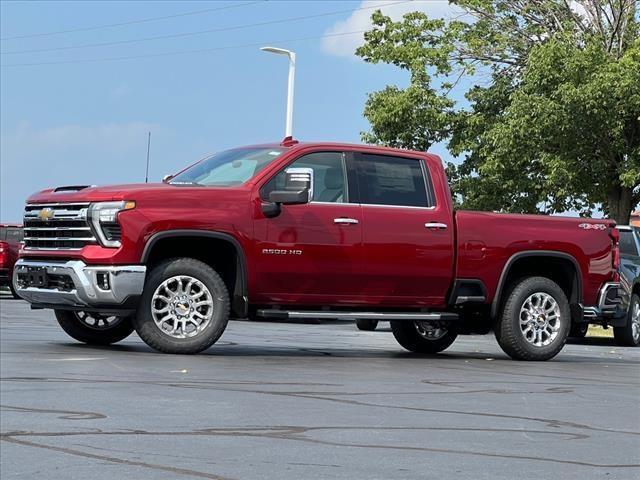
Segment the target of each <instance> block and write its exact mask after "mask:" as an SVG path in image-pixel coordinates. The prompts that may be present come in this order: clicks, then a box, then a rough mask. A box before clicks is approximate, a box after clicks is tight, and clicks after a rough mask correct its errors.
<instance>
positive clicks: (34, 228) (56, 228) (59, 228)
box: [23, 227, 91, 232]
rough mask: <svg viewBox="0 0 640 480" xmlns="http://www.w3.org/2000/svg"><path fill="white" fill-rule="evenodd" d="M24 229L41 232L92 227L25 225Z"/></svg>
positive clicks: (88, 229)
mask: <svg viewBox="0 0 640 480" xmlns="http://www.w3.org/2000/svg"><path fill="white" fill-rule="evenodd" d="M23 230H25V231H27V230H34V231H37V232H41V231H43V230H44V231H54V232H55V231H67V230H74V231H78V230H81V231H85V230H87V231H91V229H90V228H89V227H24V228H23Z"/></svg>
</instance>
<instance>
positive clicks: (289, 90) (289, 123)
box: [260, 47, 296, 137]
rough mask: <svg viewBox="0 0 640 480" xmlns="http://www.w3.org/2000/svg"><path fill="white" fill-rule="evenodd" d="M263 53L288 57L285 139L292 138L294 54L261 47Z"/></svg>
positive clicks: (276, 48)
mask: <svg viewBox="0 0 640 480" xmlns="http://www.w3.org/2000/svg"><path fill="white" fill-rule="evenodd" d="M260 50H262V51H263V52H269V53H276V54H278V55H286V56H287V57H289V81H288V84H287V123H286V126H285V137H293V85H294V82H295V76H296V52H292V51H291V50H285V49H284V48H278V47H262V48H261V49H260Z"/></svg>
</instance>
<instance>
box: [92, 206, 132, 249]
mask: <svg viewBox="0 0 640 480" xmlns="http://www.w3.org/2000/svg"><path fill="white" fill-rule="evenodd" d="M135 206H136V202H127V201H124V200H123V201H120V202H99V203H92V204H91V206H90V207H89V219H90V221H91V226H92V228H93V231H94V232H95V234H96V235H97V237H98V240H99V241H100V243H101V244H102V245H103V246H105V247H119V246H120V224H119V223H118V213H120V212H122V211H124V210H131V209H132V208H135Z"/></svg>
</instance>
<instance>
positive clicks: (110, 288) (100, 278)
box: [13, 259, 147, 310]
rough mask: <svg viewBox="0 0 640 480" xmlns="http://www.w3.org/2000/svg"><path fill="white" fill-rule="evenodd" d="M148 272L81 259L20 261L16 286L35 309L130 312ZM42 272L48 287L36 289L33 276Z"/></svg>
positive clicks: (141, 269)
mask: <svg viewBox="0 0 640 480" xmlns="http://www.w3.org/2000/svg"><path fill="white" fill-rule="evenodd" d="M146 269H147V268H146V267H145V266H144V265H117V266H88V265H87V264H85V263H84V262H82V261H81V260H68V261H60V262H58V261H53V260H48V261H37V260H27V259H20V260H18V262H17V263H16V265H15V267H14V270H13V285H14V287H15V289H16V291H17V293H18V295H20V296H21V297H22V298H23V299H25V300H26V301H28V302H30V303H31V304H33V305H35V306H42V307H45V308H60V309H65V308H67V309H82V308H86V309H98V310H101V309H114V310H118V309H127V310H131V309H133V308H134V306H133V304H134V303H135V301H136V300H137V298H138V297H139V296H140V295H141V294H142V289H143V287H144V280H145V275H146ZM43 271H44V272H46V278H47V279H49V280H48V281H47V284H46V285H41V286H33V283H34V282H33V281H32V280H33V279H32V278H31V279H30V276H31V277H33V276H34V275H36V276H37V275H39V272H43ZM41 278H44V277H41Z"/></svg>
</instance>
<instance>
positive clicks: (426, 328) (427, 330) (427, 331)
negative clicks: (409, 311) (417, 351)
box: [413, 322, 448, 340]
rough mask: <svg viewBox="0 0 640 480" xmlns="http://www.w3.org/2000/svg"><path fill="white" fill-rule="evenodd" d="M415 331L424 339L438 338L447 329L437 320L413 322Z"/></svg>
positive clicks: (442, 335)
mask: <svg viewBox="0 0 640 480" xmlns="http://www.w3.org/2000/svg"><path fill="white" fill-rule="evenodd" d="M413 326H414V327H415V328H416V332H418V335H420V336H421V337H422V338H424V339H425V340H440V339H441V338H442V337H444V336H445V335H446V334H447V332H448V330H447V328H446V327H444V326H443V325H442V324H440V323H439V322H413Z"/></svg>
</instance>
